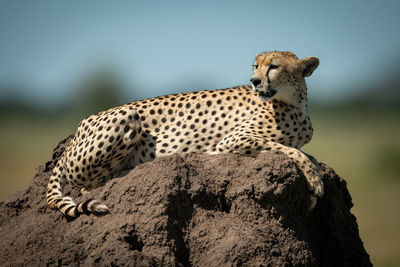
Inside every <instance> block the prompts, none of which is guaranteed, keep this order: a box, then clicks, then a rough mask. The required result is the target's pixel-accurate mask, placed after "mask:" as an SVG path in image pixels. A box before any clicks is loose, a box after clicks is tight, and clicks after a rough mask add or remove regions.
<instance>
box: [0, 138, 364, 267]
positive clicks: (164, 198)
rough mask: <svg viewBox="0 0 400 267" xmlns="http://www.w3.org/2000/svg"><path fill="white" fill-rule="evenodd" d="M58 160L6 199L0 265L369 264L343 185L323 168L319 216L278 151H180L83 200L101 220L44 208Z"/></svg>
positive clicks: (1, 207) (0, 218) (1, 208)
mask: <svg viewBox="0 0 400 267" xmlns="http://www.w3.org/2000/svg"><path fill="white" fill-rule="evenodd" d="M65 143H66V141H65V140H64V141H63V142H61V143H60V144H59V146H58V147H57V148H56V149H55V152H54V155H53V161H50V162H48V163H46V164H45V165H41V166H40V167H39V168H38V170H37V173H36V176H35V177H34V179H33V180H32V182H31V184H30V186H29V187H28V188H27V189H26V190H25V191H21V192H19V193H16V194H14V195H11V196H9V197H7V198H6V199H5V200H4V201H2V202H1V203H0V225H1V227H0V236H1V239H0V266H10V265H13V266H14V265H72V266H75V265H100V266H103V265H107V266H112V265H113V266H120V265H129V266H160V265H172V266H174V265H175V266H232V265H234V266H240V265H246V266H292V265H294V266H299V265H301V266H302V265H306V266H370V265H371V263H370V260H369V256H368V254H367V253H366V251H365V249H364V247H363V243H362V241H361V239H360V237H359V233H358V227H357V223H356V218H355V217H354V216H353V214H351V213H350V208H351V207H352V202H351V197H350V195H349V193H348V191H347V188H346V182H345V181H344V180H343V179H342V178H340V177H339V176H338V175H337V174H336V173H335V172H334V171H333V170H332V169H331V168H329V167H327V166H326V165H325V164H321V175H322V177H323V179H324V183H325V195H324V197H323V198H322V199H320V200H319V201H318V204H317V206H316V207H315V209H314V210H313V211H312V212H308V211H307V207H308V205H309V202H308V201H309V200H308V194H307V189H306V183H305V179H304V177H303V176H302V175H301V174H300V172H299V170H298V169H297V168H296V166H295V165H294V164H293V162H292V161H291V160H289V159H288V158H286V157H285V156H284V155H282V154H280V153H263V154H260V155H259V156H258V157H257V158H250V157H243V156H240V155H233V154H224V155H215V156H210V155H203V154H190V155H186V156H179V155H173V156H171V157H165V158H159V159H157V160H155V161H153V162H149V163H145V164H142V165H140V166H138V167H136V168H135V169H134V170H132V171H131V172H130V173H129V174H128V175H127V176H125V177H122V178H118V179H114V180H111V181H109V182H108V183H107V184H106V185H105V186H104V187H102V188H98V189H96V190H93V191H92V192H91V193H90V194H88V195H85V196H81V195H79V194H78V192H77V191H78V190H71V188H70V187H67V189H66V193H67V194H70V195H71V196H72V197H74V198H75V199H76V200H77V201H81V200H84V199H87V198H89V197H92V198H96V199H99V200H100V199H101V200H102V201H103V202H104V203H105V204H107V205H108V207H109V208H110V209H111V214H108V215H106V216H103V217H95V216H81V217H79V218H77V219H76V220H74V221H71V222H67V220H66V219H65V218H63V217H62V215H61V214H60V213H58V212H55V211H53V210H50V209H48V208H47V205H46V201H45V199H44V196H45V188H46V184H47V181H48V179H49V176H50V171H51V169H52V168H53V166H54V161H55V160H57V158H58V157H59V155H60V153H62V151H63V149H64V147H65Z"/></svg>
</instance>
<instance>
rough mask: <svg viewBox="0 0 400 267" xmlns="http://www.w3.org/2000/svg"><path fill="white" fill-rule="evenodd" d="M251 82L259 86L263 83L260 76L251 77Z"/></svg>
mask: <svg viewBox="0 0 400 267" xmlns="http://www.w3.org/2000/svg"><path fill="white" fill-rule="evenodd" d="M250 82H251V83H252V84H253V85H254V86H257V85H259V84H260V83H261V80H260V79H258V78H251V80H250Z"/></svg>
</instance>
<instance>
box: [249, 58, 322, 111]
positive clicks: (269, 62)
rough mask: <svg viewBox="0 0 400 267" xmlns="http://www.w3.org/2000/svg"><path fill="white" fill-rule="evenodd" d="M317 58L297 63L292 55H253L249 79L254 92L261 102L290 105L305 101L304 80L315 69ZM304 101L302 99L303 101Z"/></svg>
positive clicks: (297, 60)
mask: <svg viewBox="0 0 400 267" xmlns="http://www.w3.org/2000/svg"><path fill="white" fill-rule="evenodd" d="M318 65H319V59H318V58H316V57H308V58H304V59H301V60H299V59H298V58H297V56H296V55H295V54H293V53H291V52H279V51H273V52H266V53H263V54H261V55H257V56H256V60H255V62H254V64H253V67H254V74H253V76H252V78H251V80H250V81H251V83H252V86H253V90H254V91H255V92H258V93H259V98H260V100H262V101H267V100H269V99H277V100H279V101H283V102H286V103H289V104H293V102H298V101H299V99H294V98H296V97H297V98H299V97H300V98H305V95H306V92H304V93H303V92H301V90H306V84H305V80H304V78H305V77H308V76H310V75H311V74H312V73H313V71H314V70H315V69H316V68H317V67H318ZM303 100H304V99H303Z"/></svg>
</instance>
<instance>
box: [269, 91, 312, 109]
mask: <svg viewBox="0 0 400 267" xmlns="http://www.w3.org/2000/svg"><path fill="white" fill-rule="evenodd" d="M275 99H276V100H277V101H280V102H284V103H287V104H289V105H291V106H294V107H296V108H297V109H299V110H301V111H302V112H304V113H306V112H307V87H306V86H305V85H304V86H299V87H298V88H296V89H295V90H293V89H292V88H283V89H280V90H279V91H278V93H277V94H276V96H275Z"/></svg>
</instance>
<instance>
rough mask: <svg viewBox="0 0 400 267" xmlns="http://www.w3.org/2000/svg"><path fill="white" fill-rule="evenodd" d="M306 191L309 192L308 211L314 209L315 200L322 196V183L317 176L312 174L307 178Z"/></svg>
mask: <svg viewBox="0 0 400 267" xmlns="http://www.w3.org/2000/svg"><path fill="white" fill-rule="evenodd" d="M306 178H307V182H308V189H309V190H310V193H311V196H310V202H311V203H310V207H309V210H312V209H314V207H315V205H316V204H317V199H318V198H321V197H322V196H323V195H324V183H323V182H322V179H321V177H320V176H319V175H317V174H315V173H313V174H312V175H308V176H307V177H306Z"/></svg>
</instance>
